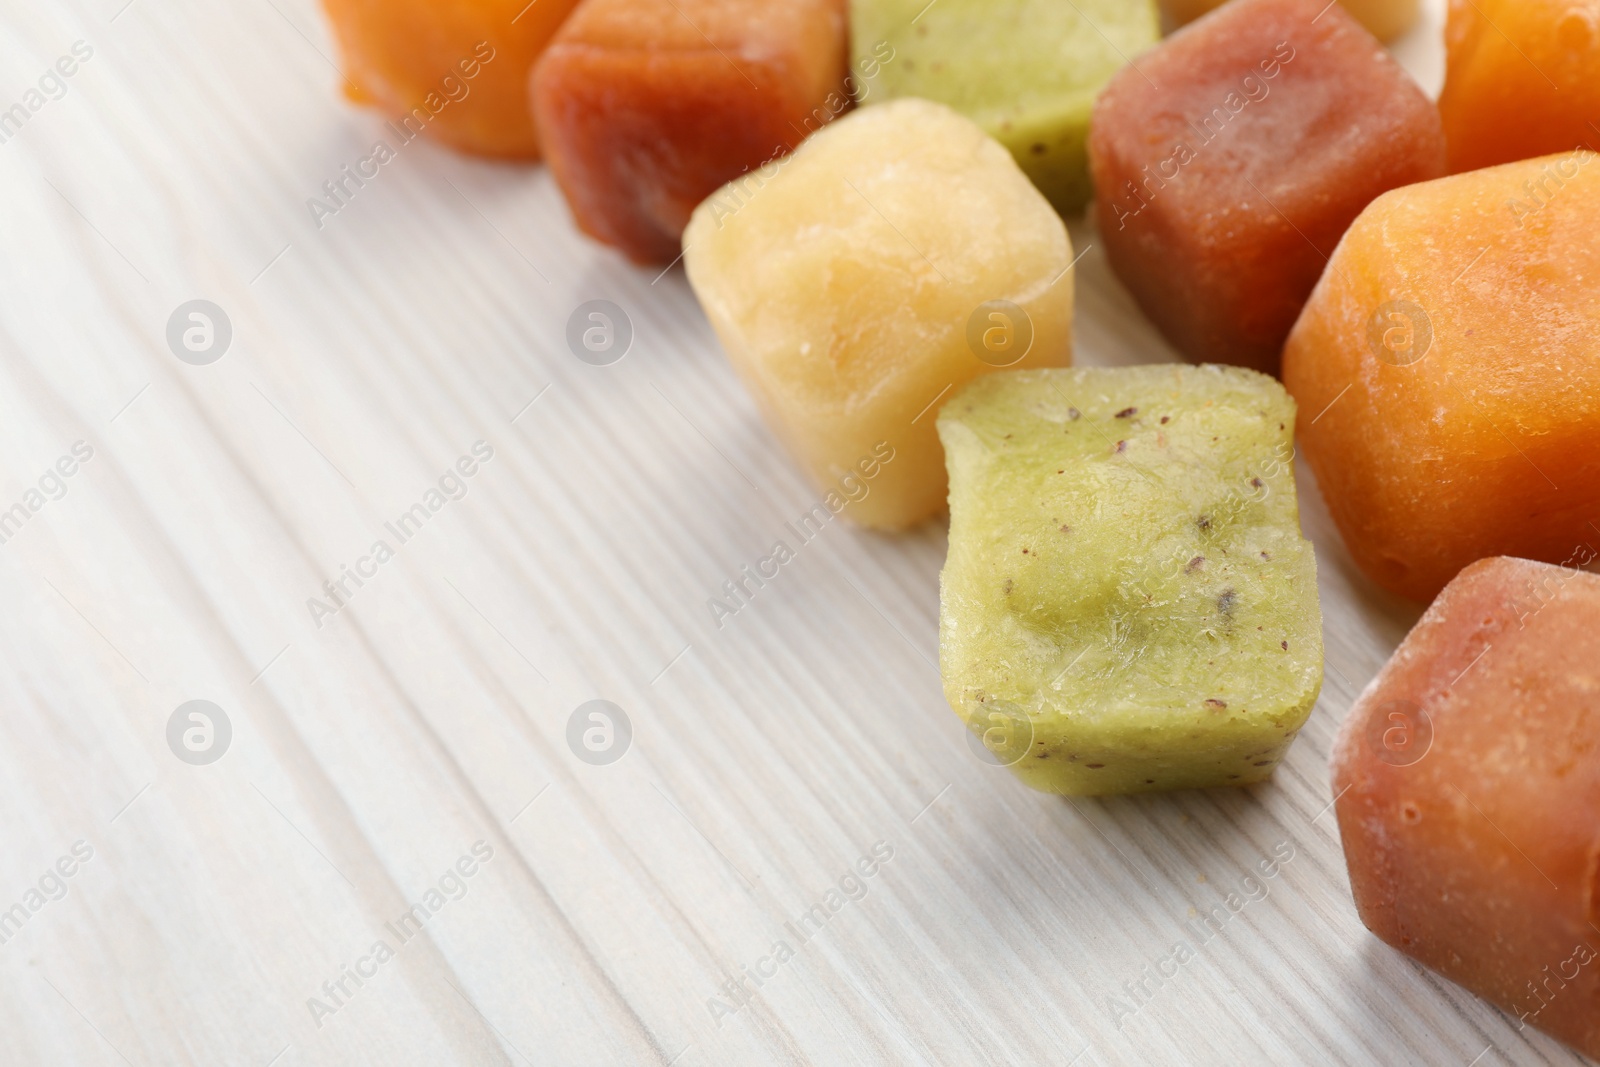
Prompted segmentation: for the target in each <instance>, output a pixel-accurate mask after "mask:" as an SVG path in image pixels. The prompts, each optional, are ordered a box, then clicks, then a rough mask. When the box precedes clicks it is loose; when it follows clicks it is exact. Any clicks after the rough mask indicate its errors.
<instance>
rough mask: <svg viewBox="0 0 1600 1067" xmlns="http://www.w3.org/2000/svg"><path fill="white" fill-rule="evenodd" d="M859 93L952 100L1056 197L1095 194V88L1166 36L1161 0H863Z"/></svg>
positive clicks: (854, 29) (1063, 201)
mask: <svg viewBox="0 0 1600 1067" xmlns="http://www.w3.org/2000/svg"><path fill="white" fill-rule="evenodd" d="M850 31H851V46H852V48H853V49H854V51H855V55H856V66H855V73H856V77H857V79H858V81H857V93H858V95H859V96H860V97H861V100H862V102H863V103H867V104H873V103H878V102H880V101H883V100H888V99H892V98H895V97H902V96H920V97H925V98H927V99H929V100H937V101H939V102H940V103H944V104H949V105H950V106H951V107H953V108H955V109H956V110H957V111H960V112H961V113H962V114H964V115H967V116H968V117H970V118H972V119H974V120H975V121H976V122H977V123H978V125H980V126H982V127H983V128H984V129H985V130H987V131H988V132H989V134H990V136H992V137H994V138H996V139H997V140H998V141H999V142H1000V143H1001V144H1003V145H1005V146H1006V148H1008V149H1010V150H1011V154H1012V155H1013V156H1015V157H1016V160H1017V162H1018V163H1019V164H1021V166H1022V169H1023V170H1024V171H1025V172H1026V173H1027V175H1028V177H1030V178H1032V179H1033V182H1034V184H1035V185H1037V186H1038V187H1039V188H1040V189H1041V190H1042V191H1043V192H1044V194H1045V196H1047V197H1049V199H1050V202H1051V203H1052V204H1054V205H1055V206H1056V209H1057V210H1059V211H1062V212H1074V211H1081V210H1082V209H1083V206H1084V204H1086V203H1088V201H1089V192H1090V190H1089V169H1088V162H1087V156H1086V151H1085V147H1084V139H1085V137H1086V136H1087V135H1088V131H1089V112H1090V109H1091V108H1092V107H1093V105H1094V97H1095V94H1096V93H1098V92H1099V91H1100V88H1101V87H1102V86H1103V85H1105V83H1106V80H1107V79H1108V78H1110V77H1111V75H1112V74H1114V73H1116V72H1117V71H1118V70H1120V69H1121V68H1122V66H1123V64H1125V63H1127V62H1128V57H1130V56H1134V55H1137V54H1138V53H1139V52H1142V51H1144V50H1145V49H1146V48H1148V47H1149V46H1150V45H1152V44H1154V43H1155V42H1156V37H1157V19H1156V11H1155V4H1154V2H1153V0H1076V2H1073V3H1065V2H1063V0H938V3H935V4H929V3H928V2H927V0H855V2H854V3H852V4H851V6H850Z"/></svg>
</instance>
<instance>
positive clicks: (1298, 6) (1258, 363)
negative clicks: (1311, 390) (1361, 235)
mask: <svg viewBox="0 0 1600 1067" xmlns="http://www.w3.org/2000/svg"><path fill="white" fill-rule="evenodd" d="M1319 12H1320V13H1321V14H1320V17H1319ZM1138 67H1139V69H1137V70H1135V69H1133V68H1131V67H1130V68H1129V69H1127V70H1124V71H1123V72H1122V73H1121V74H1118V75H1117V76H1116V77H1115V78H1113V79H1112V81H1111V84H1110V85H1109V86H1107V88H1106V91H1105V92H1104V93H1102V94H1101V96H1100V100H1099V102H1098V103H1097V104H1096V105H1095V115H1094V128H1093V131H1092V133H1091V135H1090V138H1089V155H1090V158H1091V160H1092V163H1093V167H1094V181H1095V188H1096V189H1097V196H1096V217H1097V219H1098V222H1099V229H1100V236H1101V240H1102V241H1104V243H1105V249H1106V255H1107V256H1108V257H1109V259H1110V261H1111V265H1112V267H1113V268H1114V269H1115V270H1116V272H1117V275H1118V277H1120V278H1121V279H1122V281H1123V283H1124V284H1125V285H1127V287H1128V288H1129V289H1130V290H1131V291H1132V292H1133V295H1134V297H1135V298H1136V299H1137V300H1138V302H1139V304H1140V306H1141V307H1143V308H1144V310H1145V312H1146V313H1147V314H1148V315H1149V316H1150V318H1151V319H1152V320H1154V322H1155V324H1156V325H1157V326H1159V327H1160V328H1161V332H1162V333H1164V334H1165V335H1166V337H1167V339H1168V340H1169V341H1171V342H1172V344H1173V345H1174V346H1175V347H1176V348H1177V349H1178V350H1179V351H1181V352H1182V353H1184V355H1186V356H1188V357H1189V358H1190V359H1193V360H1197V361H1200V360H1205V361H1210V362H1216V363H1236V364H1240V365H1242V366H1248V367H1254V368H1256V369H1257V370H1265V371H1275V370H1276V369H1277V366H1278V357H1279V354H1280V352H1281V350H1282V348H1283V340H1284V338H1285V337H1286V336H1288V333H1289V329H1290V327H1292V326H1293V325H1294V321H1295V317H1296V316H1297V315H1299V313H1300V309H1301V308H1302V307H1303V306H1304V304H1305V300H1306V297H1307V296H1309V295H1310V293H1311V289H1312V287H1313V286H1314V285H1316V282H1317V278H1318V277H1319V276H1320V275H1321V274H1322V271H1323V268H1324V267H1325V266H1326V264H1327V257H1328V256H1330V255H1331V254H1332V253H1333V250H1334V247H1335V246H1336V245H1337V244H1338V242H1339V237H1340V235H1341V234H1343V233H1344V231H1345V228H1346V227H1348V226H1349V225H1350V223H1351V221H1352V220H1353V219H1354V218H1355V217H1356V216H1357V215H1358V214H1360V213H1361V209H1362V208H1364V207H1366V206H1367V204H1368V203H1369V202H1370V201H1371V200H1372V198H1373V197H1375V196H1377V195H1378V194H1379V193H1382V192H1385V191H1386V190H1389V189H1392V188H1394V187H1395V186H1399V185H1408V184H1410V183H1411V182H1417V181H1422V180H1424V179H1427V178H1434V177H1438V176H1439V175H1442V174H1443V173H1444V135H1443V133H1442V131H1441V130H1440V126H1439V113H1438V111H1437V110H1436V109H1435V108H1434V106H1433V104H1432V103H1431V102H1430V101H1429V100H1428V98H1427V97H1426V96H1424V95H1423V94H1422V90H1421V89H1419V88H1418V87H1417V85H1416V83H1415V82H1413V81H1412V80H1411V76H1410V75H1409V74H1407V73H1406V72H1405V71H1404V70H1402V69H1401V68H1400V66H1399V65H1398V64H1397V63H1395V61H1394V60H1393V59H1391V58H1390V57H1389V54H1388V53H1387V52H1385V51H1384V50H1383V48H1382V47H1381V46H1380V45H1379V44H1378V42H1377V41H1376V40H1374V39H1373V37H1372V35H1371V34H1370V33H1368V32H1367V31H1366V30H1364V29H1362V28H1361V27H1360V25H1358V24H1357V23H1356V21H1355V20H1354V19H1352V18H1351V17H1350V16H1349V15H1347V14H1345V12H1344V10H1343V9H1342V8H1340V7H1337V6H1333V7H1329V6H1327V0H1233V2H1232V3H1230V4H1228V5H1227V6H1226V7H1224V8H1222V9H1221V10H1219V11H1218V12H1217V13H1216V14H1214V15H1211V16H1209V17H1207V18H1206V19H1204V20H1202V21H1200V22H1197V23H1195V24H1194V25H1193V26H1190V27H1188V28H1187V29H1184V30H1181V31H1180V32H1178V33H1177V34H1175V35H1173V36H1172V37H1169V38H1168V39H1167V40H1166V41H1165V42H1163V43H1162V44H1161V45H1160V47H1158V48H1156V49H1155V51H1153V52H1150V53H1149V54H1147V55H1145V56H1142V57H1141V58H1140V59H1139V60H1138Z"/></svg>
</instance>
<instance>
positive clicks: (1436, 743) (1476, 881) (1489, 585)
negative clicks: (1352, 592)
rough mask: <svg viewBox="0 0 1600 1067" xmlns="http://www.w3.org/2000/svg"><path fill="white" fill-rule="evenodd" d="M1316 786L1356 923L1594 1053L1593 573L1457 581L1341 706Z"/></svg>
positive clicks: (1509, 569) (1597, 935)
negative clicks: (1332, 813) (1326, 781)
mask: <svg viewBox="0 0 1600 1067" xmlns="http://www.w3.org/2000/svg"><path fill="white" fill-rule="evenodd" d="M1594 557H1595V553H1594V550H1593V549H1590V550H1589V551H1588V554H1587V559H1593V558H1594ZM1333 789H1334V794H1335V796H1337V797H1338V802H1337V807H1338V812H1339V835H1340V837H1341V838H1342V839H1343V840H1344V852H1345V859H1346V861H1347V862H1348V863H1349V866H1350V886H1351V889H1353V890H1354V892H1355V898H1356V908H1357V910H1359V911H1360V913H1361V921H1362V922H1364V923H1366V924H1367V927H1368V928H1369V929H1370V930H1371V931H1372V932H1373V933H1375V934H1377V935H1378V936H1379V937H1381V938H1382V939H1383V940H1385V941H1387V942H1388V943H1389V944H1391V945H1393V946H1394V947H1395V948H1397V949H1399V950H1400V951H1402V952H1404V953H1406V954H1407V955H1408V956H1412V957H1414V958H1415V959H1417V960H1419V961H1420V962H1422V963H1424V964H1426V965H1427V966H1429V967H1431V968H1433V969H1434V970H1436V971H1438V972H1439V973H1440V974H1442V975H1444V976H1445V977H1447V978H1450V979H1453V980H1455V981H1457V982H1460V983H1461V984H1462V985H1464V986H1466V987H1467V988H1468V989H1470V990H1472V991H1473V992H1475V993H1477V994H1479V995H1480V996H1483V997H1487V998H1488V999H1489V1000H1492V1001H1494V1002H1495V1003H1496V1004H1498V1005H1499V1006H1500V1007H1501V1008H1503V1009H1505V1010H1506V1011H1508V1012H1510V1013H1511V1014H1512V1015H1514V1016H1516V1018H1517V1020H1518V1024H1519V1025H1518V1028H1519V1029H1520V1028H1521V1025H1522V1024H1528V1025H1533V1026H1537V1027H1539V1028H1540V1029H1541V1030H1545V1031H1546V1032H1548V1033H1551V1034H1554V1035H1555V1036H1556V1037H1559V1038H1561V1039H1562V1040H1563V1041H1566V1042H1568V1043H1569V1044H1571V1045H1573V1046H1575V1047H1576V1048H1578V1049H1581V1050H1582V1051H1584V1052H1585V1053H1587V1054H1588V1055H1590V1056H1594V1057H1600V578H1597V577H1595V576H1594V575H1591V574H1586V573H1584V572H1582V571H1578V570H1573V569H1568V568H1564V567H1552V566H1550V565H1548V564H1543V563H1530V562H1528V561H1527V560H1520V559H1509V558H1506V557H1499V558H1496V559H1486V560H1482V561H1481V562H1478V563H1474V564H1473V565H1472V566H1470V567H1468V568H1467V569H1466V570H1464V571H1462V572H1461V574H1460V576H1459V577H1457V578H1456V579H1455V580H1454V581H1453V582H1451V583H1450V584H1449V585H1448V586H1446V587H1445V590H1444V592H1443V593H1441V594H1439V599H1438V600H1436V601H1434V603H1433V606H1432V607H1431V608H1429V609H1428V611H1427V614H1425V615H1423V617H1422V621H1421V622H1419V623H1417V626H1416V628H1415V629H1414V630H1412V631H1411V633H1410V635H1409V636H1408V637H1407V638H1406V639H1405V641H1403V642H1402V643H1401V645H1400V649H1399V651H1397V652H1396V653H1395V654H1394V658H1393V659H1391V660H1390V661H1389V663H1388V665H1387V666H1385V667H1384V668H1383V670H1382V671H1381V672H1379V674H1378V677H1377V678H1376V679H1375V680H1374V681H1373V683H1372V685H1370V686H1369V687H1368V688H1367V691H1366V692H1365V693H1363V694H1362V695H1361V699H1360V700H1358V701H1357V702H1356V706H1355V707H1354V708H1352V709H1351V711H1350V716H1349V718H1347V719H1346V720H1345V722H1344V726H1343V728H1342V729H1341V731H1340V734H1339V740H1338V742H1337V744H1336V745H1335V748H1334V757H1333Z"/></svg>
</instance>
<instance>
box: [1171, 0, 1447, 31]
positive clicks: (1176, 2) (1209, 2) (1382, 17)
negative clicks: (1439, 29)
mask: <svg viewBox="0 0 1600 1067" xmlns="http://www.w3.org/2000/svg"><path fill="white" fill-rule="evenodd" d="M1222 3H1223V0H1161V14H1162V15H1163V16H1164V17H1165V19H1166V22H1167V24H1168V25H1170V26H1182V25H1183V24H1184V23H1186V22H1192V21H1194V20H1195V19H1197V18H1199V17H1200V16H1201V15H1204V14H1205V13H1206V12H1207V11H1212V10H1215V9H1216V8H1219V7H1221V6H1222ZM1340 3H1341V4H1343V5H1344V9H1345V10H1346V11H1348V12H1350V14H1352V15H1354V16H1355V17H1356V18H1357V19H1358V20H1360V22H1361V25H1363V26H1365V27H1366V28H1367V29H1368V30H1370V31H1371V32H1372V33H1373V34H1375V35H1376V36H1378V37H1380V38H1382V39H1383V40H1385V41H1389V40H1393V39H1394V38H1396V37H1398V36H1400V35H1401V34H1402V33H1405V32H1406V31H1407V30H1409V29H1410V28H1411V27H1412V25H1413V24H1415V23H1416V21H1417V12H1418V9H1419V8H1420V7H1421V4H1420V3H1419V0H1340Z"/></svg>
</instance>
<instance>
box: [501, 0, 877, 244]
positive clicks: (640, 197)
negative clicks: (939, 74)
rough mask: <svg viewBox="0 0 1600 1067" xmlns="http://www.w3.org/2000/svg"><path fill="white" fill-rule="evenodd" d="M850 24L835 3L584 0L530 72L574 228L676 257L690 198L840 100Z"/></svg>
mask: <svg viewBox="0 0 1600 1067" xmlns="http://www.w3.org/2000/svg"><path fill="white" fill-rule="evenodd" d="M847 31H848V26H847V22H846V18H845V12H844V0H584V2H583V3H582V4H581V5H580V6H579V8H578V10H577V11H575V12H573V15H572V18H570V19H569V20H568V21H567V23H566V25H564V26H563V27H562V29H561V32H560V33H559V34H557V35H556V39H555V40H554V41H553V42H552V43H551V45H550V49H549V51H548V52H547V53H546V54H545V57H544V59H543V60H542V61H541V62H540V64H539V66H538V67H537V68H536V70H535V71H534V77H533V102H534V114H535V116H536V118H537V120H538V123H539V129H540V136H541V137H542V138H543V140H544V145H545V152H546V154H547V155H548V156H549V159H550V169H551V170H552V171H553V172H554V174H555V177H556V180H557V181H558V182H559V183H560V184H561V190H562V192H563V193H565V194H566V197H567V203H568V204H569V205H571V207H572V213H573V215H574V216H576V217H577V221H578V225H579V227H581V228H582V229H583V231H584V232H585V233H587V234H589V235H590V236H591V237H594V238H596V239H597V240H600V241H604V242H605V243H607V244H610V245H615V246H616V247H618V248H620V249H621V250H622V251H623V252H625V253H627V255H628V256H630V257H631V258H633V259H634V260H635V261H637V262H641V263H643V262H659V263H666V262H669V261H671V260H674V259H676V258H677V257H678V253H679V245H678V239H679V237H680V236H681V235H682V233H683V228H684V226H685V225H686V224H687V223H688V221H689V214H690V212H692V211H693V210H694V207H695V205H696V204H698V203H700V201H701V200H704V199H705V198H706V196H707V195H708V194H710V193H711V192H712V191H713V190H714V189H716V188H717V187H718V186H720V185H722V184H724V183H725V182H728V181H730V180H731V179H733V178H735V177H737V176H738V175H739V174H742V173H743V172H745V171H747V170H752V169H754V168H756V167H759V166H761V165H762V164H763V163H765V162H767V161H769V160H771V159H773V158H774V157H776V156H781V155H783V154H784V153H786V152H788V151H790V150H791V149H792V148H794V146H795V145H796V144H798V143H799V142H800V141H801V140H802V139H804V138H805V136H806V135H807V134H808V133H810V132H811V131H813V130H815V129H817V128H818V127H819V126H820V125H822V124H823V123H825V122H827V121H829V120H830V119H832V118H833V117H834V115H836V114H837V113H839V112H840V111H842V110H843V109H844V108H845V107H846V106H847V105H848V103H849V97H848V94H847V92H846V90H845V84H844V82H845V69H846V64H847V62H848V60H849V48H848V44H847V42H846V33H847Z"/></svg>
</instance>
